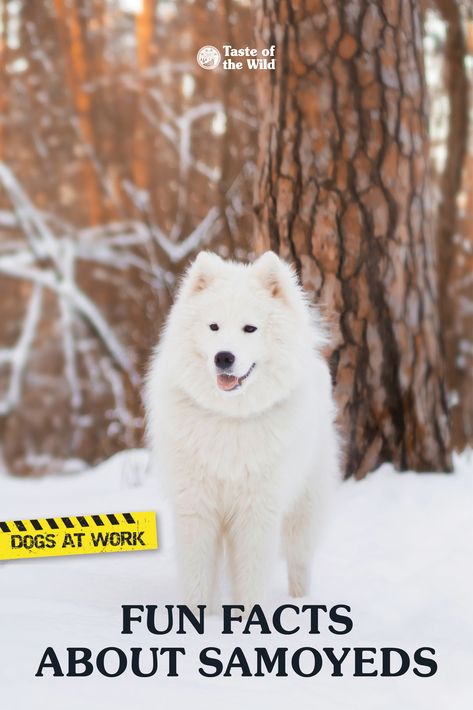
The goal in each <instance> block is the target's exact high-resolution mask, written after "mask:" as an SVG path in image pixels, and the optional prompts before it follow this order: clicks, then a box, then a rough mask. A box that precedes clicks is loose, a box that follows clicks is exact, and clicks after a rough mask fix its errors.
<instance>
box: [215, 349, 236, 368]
mask: <svg viewBox="0 0 473 710" xmlns="http://www.w3.org/2000/svg"><path fill="white" fill-rule="evenodd" d="M214 361H215V364H216V365H217V367H218V368H219V369H220V370H226V369H227V368H228V367H231V366H232V365H233V363H234V362H235V355H234V354H233V353H228V352H226V351H222V352H220V353H217V354H216V355H215V357H214Z"/></svg>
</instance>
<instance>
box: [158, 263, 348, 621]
mask: <svg viewBox="0 0 473 710" xmlns="http://www.w3.org/2000/svg"><path fill="white" fill-rule="evenodd" d="M324 344H325V337H324V333H323V329H322V328H321V327H320V325H318V324H317V320H316V319H314V316H313V314H312V313H311V310H310V309H309V306H308V303H307V301H306V298H305V297H304V293H303V291H302V289H301V288H300V287H299V286H298V284H297V281H296V277H295V275H294V273H293V272H292V270H291V268H290V267H289V265H288V264H286V263H285V262H283V261H282V260H281V259H279V257H278V256H277V255H276V254H274V253H273V252H267V253H265V254H263V256H261V257H260V258H259V259H258V260H257V261H256V262H255V263H254V264H252V265H247V264H239V263H235V262H226V261H223V260H222V259H221V258H220V257H218V256H217V255H216V254H211V253H209V252H201V253H200V254H199V255H198V257H197V259H196V260H195V262H194V263H193V264H192V266H191V267H190V269H189V270H188V272H187V274H186V276H185V278H184V281H183V283H182V286H181V289H180V291H179V294H178V297H177V299H176V302H175V304H174V306H173V308H172V309H171V312H170V315H169V318H168V321H167V324H166V327H165V329H164V332H163V335H162V338H161V341H160V344H159V346H158V348H157V350H156V352H155V355H154V357H153V360H152V363H151V368H150V373H149V378H148V382H147V392H146V404H147V410H148V435H149V440H150V444H151V448H152V455H153V457H154V458H155V459H156V460H157V461H158V465H159V468H160V470H161V471H162V472H163V473H164V475H165V477H166V480H167V483H168V487H169V490H170V491H171V494H172V497H173V501H174V506H175V516H176V521H175V522H176V535H177V546H178V558H179V559H178V561H179V564H180V567H181V571H182V576H183V582H184V588H185V593H186V597H187V603H188V604H191V605H196V604H211V603H212V596H213V592H214V590H215V588H216V577H217V569H218V561H219V557H220V555H221V553H222V549H223V546H224V545H225V548H226V554H227V556H228V566H229V571H230V576H231V581H232V589H233V596H234V601H235V602H237V603H240V604H244V605H245V607H246V608H247V609H249V608H251V606H252V605H253V604H254V603H259V602H261V601H262V598H263V593H264V590H265V587H266V585H267V582H268V579H269V574H270V571H271V567H272V563H273V559H274V556H275V553H276V552H277V548H278V546H279V545H280V543H281V542H282V550H283V554H284V556H285V558H286V560H287V565H288V575H289V592H290V594H291V595H292V596H295V597H298V596H303V595H305V594H307V592H308V588H309V579H310V566H311V558H312V555H313V548H314V541H315V537H316V535H315V532H316V531H315V527H316V524H318V523H319V522H320V520H321V518H322V517H323V515H324V513H325V511H326V510H327V506H328V501H329V498H330V496H331V493H332V491H333V490H334V486H335V483H336V481H337V479H338V476H339V444H338V440H337V434H336V429H335V425H334V417H335V407H334V404H333V400H332V393H331V382H330V375H329V370H328V367H327V364H326V362H325V360H324V358H323V357H322V355H321V348H322V347H323V345H324Z"/></svg>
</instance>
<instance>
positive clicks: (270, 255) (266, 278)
mask: <svg viewBox="0 0 473 710" xmlns="http://www.w3.org/2000/svg"><path fill="white" fill-rule="evenodd" d="M284 266H285V265H284V263H283V262H282V261H281V259H280V258H279V256H278V255H277V254H275V253H274V251H266V252H265V253H264V254H262V255H261V256H260V257H259V259H257V260H256V261H255V263H254V264H253V270H254V273H255V274H256V276H257V277H258V278H259V280H260V281H261V282H262V284H263V285H264V286H265V287H266V288H267V289H268V290H269V292H270V294H271V296H274V298H281V297H282V295H283V292H284V280H285V276H286V274H285V269H284Z"/></svg>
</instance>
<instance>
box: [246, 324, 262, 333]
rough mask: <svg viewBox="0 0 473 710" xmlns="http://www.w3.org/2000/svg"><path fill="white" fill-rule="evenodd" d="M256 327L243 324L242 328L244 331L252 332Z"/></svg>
mask: <svg viewBox="0 0 473 710" xmlns="http://www.w3.org/2000/svg"><path fill="white" fill-rule="evenodd" d="M255 330H258V328H257V327H256V326H255V325H245V326H244V328H243V332H244V333H254V332H255Z"/></svg>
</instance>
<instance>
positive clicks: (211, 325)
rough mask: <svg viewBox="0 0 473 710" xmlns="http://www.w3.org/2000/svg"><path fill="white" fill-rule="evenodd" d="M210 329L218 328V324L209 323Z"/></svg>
mask: <svg viewBox="0 0 473 710" xmlns="http://www.w3.org/2000/svg"><path fill="white" fill-rule="evenodd" d="M209 328H210V330H218V325H217V324H216V323H211V324H210V325H209Z"/></svg>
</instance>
